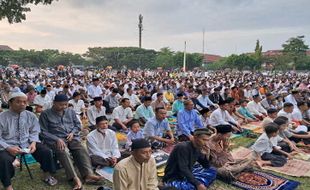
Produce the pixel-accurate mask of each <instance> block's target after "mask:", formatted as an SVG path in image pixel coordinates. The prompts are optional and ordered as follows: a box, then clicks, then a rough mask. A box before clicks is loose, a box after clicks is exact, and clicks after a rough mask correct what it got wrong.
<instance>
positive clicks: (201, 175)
mask: <svg viewBox="0 0 310 190" xmlns="http://www.w3.org/2000/svg"><path fill="white" fill-rule="evenodd" d="M210 135H211V132H210V131H209V130H208V129H196V130H195V131H194V134H193V139H192V140H191V141H186V142H182V143H179V144H177V145H176V146H175V147H174V149H173V151H172V152H171V154H170V156H169V159H168V162H167V166H166V168H165V176H164V178H163V181H164V183H165V184H166V185H167V186H172V187H176V188H177V189H179V190H185V189H197V190H206V189H207V186H209V185H210V184H211V183H212V182H213V181H214V180H215V177H216V170H215V169H214V168H210V165H209V157H210V148H209V145H208V143H209V139H210ZM196 162H198V163H200V164H201V165H202V166H203V168H202V169H199V171H195V170H193V167H194V164H195V163H196ZM202 181H203V182H202Z"/></svg>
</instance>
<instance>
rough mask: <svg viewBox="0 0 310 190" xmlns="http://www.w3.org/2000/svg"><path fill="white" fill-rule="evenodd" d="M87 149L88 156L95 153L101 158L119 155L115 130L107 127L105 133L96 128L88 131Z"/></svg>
mask: <svg viewBox="0 0 310 190" xmlns="http://www.w3.org/2000/svg"><path fill="white" fill-rule="evenodd" d="M87 149H88V152H89V155H90V156H92V155H95V156H100V157H102V158H111V157H115V158H120V157H121V153H120V151H119V148H118V143H117V138H116V135H115V132H114V131H112V130H111V129H107V130H106V132H105V135H103V134H102V133H100V132H99V131H98V130H97V129H96V130H93V131H92V132H90V133H89V134H88V135H87Z"/></svg>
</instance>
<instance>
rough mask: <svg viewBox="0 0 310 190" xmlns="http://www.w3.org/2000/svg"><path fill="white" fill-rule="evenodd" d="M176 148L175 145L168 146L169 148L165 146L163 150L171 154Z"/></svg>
mask: <svg viewBox="0 0 310 190" xmlns="http://www.w3.org/2000/svg"><path fill="white" fill-rule="evenodd" d="M174 146H175V145H168V146H165V147H164V148H162V150H163V151H164V152H166V153H167V154H170V153H171V152H172V150H173V149H174Z"/></svg>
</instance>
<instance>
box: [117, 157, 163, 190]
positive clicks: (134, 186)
mask: <svg viewBox="0 0 310 190" xmlns="http://www.w3.org/2000/svg"><path fill="white" fill-rule="evenodd" d="M157 186H158V180H157V170H156V162H155V159H154V158H153V157H151V158H150V160H149V161H148V162H147V163H143V164H139V163H138V162H137V161H136V160H135V159H134V157H133V156H130V157H128V158H125V159H123V160H121V161H120V162H119V163H118V164H116V166H115V168H114V173H113V190H158V187H157Z"/></svg>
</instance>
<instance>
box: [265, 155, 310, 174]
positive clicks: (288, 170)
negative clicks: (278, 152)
mask: <svg viewBox="0 0 310 190" xmlns="http://www.w3.org/2000/svg"><path fill="white" fill-rule="evenodd" d="M263 169H264V170H270V171H274V172H278V173H281V174H285V175H289V176H294V177H310V162H308V161H303V160H296V159H291V160H287V163H286V164H285V165H284V166H282V167H271V166H264V167H263Z"/></svg>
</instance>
